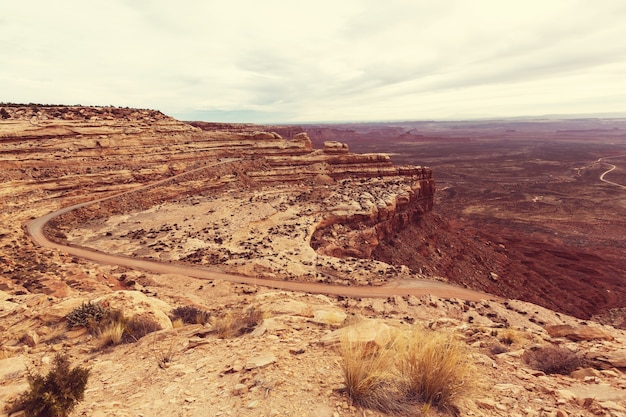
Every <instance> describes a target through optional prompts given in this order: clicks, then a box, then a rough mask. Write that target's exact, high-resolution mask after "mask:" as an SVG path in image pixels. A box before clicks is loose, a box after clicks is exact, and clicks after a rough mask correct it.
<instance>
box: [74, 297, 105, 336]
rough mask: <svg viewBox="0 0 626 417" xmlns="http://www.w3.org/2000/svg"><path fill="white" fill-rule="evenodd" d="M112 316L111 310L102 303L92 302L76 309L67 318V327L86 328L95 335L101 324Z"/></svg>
mask: <svg viewBox="0 0 626 417" xmlns="http://www.w3.org/2000/svg"><path fill="white" fill-rule="evenodd" d="M109 314H110V309H109V308H108V307H106V306H104V305H103V304H102V303H92V302H91V301H89V302H87V303H83V304H82V305H81V306H80V307H76V308H75V309H74V310H72V311H71V312H70V313H69V314H68V315H66V316H65V320H66V321H67V327H68V328H70V329H71V328H73V327H86V328H87V329H88V330H89V331H90V332H91V333H94V332H95V331H96V330H97V329H98V326H99V324H100V323H101V322H102V321H104V320H105V319H106V318H107V317H108V316H109Z"/></svg>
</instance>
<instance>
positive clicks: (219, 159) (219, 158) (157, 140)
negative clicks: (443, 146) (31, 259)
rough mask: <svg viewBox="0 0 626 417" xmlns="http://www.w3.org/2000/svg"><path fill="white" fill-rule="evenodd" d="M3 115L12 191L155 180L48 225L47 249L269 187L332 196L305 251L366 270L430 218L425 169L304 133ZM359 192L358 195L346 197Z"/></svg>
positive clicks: (38, 111) (154, 116)
mask: <svg viewBox="0 0 626 417" xmlns="http://www.w3.org/2000/svg"><path fill="white" fill-rule="evenodd" d="M7 114H8V115H9V118H8V119H7V120H6V121H7V122H8V124H5V125H3V126H4V131H2V132H0V135H2V136H1V139H2V141H3V142H4V143H6V144H11V147H12V148H9V149H11V153H10V156H11V158H7V160H4V161H2V162H1V163H2V164H3V168H5V169H6V171H5V173H4V175H5V176H7V177H11V178H12V179H14V180H17V181H18V183H20V181H21V183H22V184H26V183H27V182H29V180H31V179H40V178H41V175H44V176H46V177H50V178H51V180H50V181H49V190H50V191H54V192H57V193H63V194H64V195H72V194H79V193H81V192H84V191H88V190H89V189H90V188H91V189H92V191H100V192H109V191H110V192H113V191H114V190H115V189H116V188H117V189H118V190H122V189H123V188H124V187H123V184H126V183H128V184H129V187H131V186H132V183H142V182H144V183H145V182H149V181H153V180H157V179H162V180H164V182H163V183H160V184H159V185H158V186H157V187H148V188H145V189H142V190H140V191H137V192H135V193H132V194H124V195H122V196H120V197H117V198H115V199H112V200H109V201H106V202H102V203H97V204H94V205H89V206H87V207H84V208H82V209H80V210H76V211H72V212H70V213H68V214H66V215H64V216H62V217H59V218H57V219H55V220H54V221H53V222H52V223H51V225H50V227H49V228H48V234H49V235H50V236H51V237H55V238H56V239H61V240H62V239H63V237H64V236H65V234H66V233H68V231H69V230H71V229H72V228H73V227H76V226H77V225H80V224H82V223H85V222H89V221H93V220H95V219H98V218H100V219H102V218H106V217H108V216H111V215H113V214H122V213H125V212H128V211H132V210H147V209H148V208H150V207H152V206H154V205H156V204H160V203H163V202H166V201H176V200H180V199H181V198H184V196H187V195H202V194H204V195H209V194H215V193H224V192H227V191H228V190H231V191H232V190H237V189H239V190H248V191H246V193H248V194H249V195H250V196H252V195H253V194H254V190H262V189H276V187H286V188H284V189H283V191H282V192H284V193H298V192H300V191H301V190H302V189H303V187H304V188H306V189H308V190H317V191H319V192H321V194H324V193H329V192H330V193H331V194H332V193H333V192H335V191H333V190H336V189H338V188H339V189H340V190H341V191H340V194H341V197H337V196H335V197H336V198H335V200H337V201H336V202H335V203H331V204H327V205H324V206H323V207H322V206H320V208H319V213H318V215H317V216H316V220H315V221H316V222H317V223H318V224H317V226H316V228H315V230H313V231H312V232H310V234H309V236H310V238H309V243H310V245H311V246H312V247H313V248H314V249H315V250H317V252H318V253H319V254H321V255H328V256H334V257H340V258H344V257H354V258H369V257H370V255H371V253H372V251H373V250H374V249H375V248H376V246H377V245H378V243H379V242H380V241H381V240H384V239H387V238H388V237H389V236H391V235H392V234H393V233H395V232H397V231H399V230H402V229H403V228H405V227H406V226H407V225H409V224H411V223H416V222H418V221H419V219H420V218H421V216H422V215H423V213H425V212H427V211H430V210H431V209H432V204H433V197H434V191H435V186H434V180H433V178H432V172H431V170H430V169H429V168H423V167H418V166H402V167H398V166H394V165H393V164H392V162H391V160H390V158H389V156H388V155H385V154H353V153H350V151H349V149H348V146H347V145H345V144H343V143H340V142H336V141H327V142H326V143H324V146H323V148H322V149H313V147H312V144H311V140H310V139H309V137H308V135H307V134H306V133H303V132H299V133H295V134H294V135H293V136H292V137H291V139H284V138H283V137H282V136H281V135H279V134H278V133H274V132H263V131H260V130H258V126H248V127H245V128H244V126H239V127H238V128H229V127H228V126H227V125H221V124H220V125H210V126H208V127H207V126H206V125H201V126H203V127H204V128H205V129H207V128H209V129H211V130H204V131H202V130H200V129H197V128H194V127H191V126H189V125H186V124H183V123H180V122H178V121H176V120H174V119H171V118H169V117H167V116H164V115H162V114H161V113H160V112H154V111H149V110H130V109H128V110H127V109H116V108H82V107H33V106H31V107H8V112H7ZM7 152H8V151H7ZM70 155H71V156H72V159H71V161H72V163H71V164H69V163H67V164H66V163H65V159H66V158H68V157H69V156H70ZM11 159H13V160H11ZM50 160H55V164H54V165H53V166H51V164H50V163H49V161H50ZM68 162H69V161H68ZM18 166H19V169H18ZM165 167H167V168H165ZM42 171H44V173H42ZM167 178H171V179H170V180H167ZM363 181H366V182H367V185H366V186H364V187H361V188H359V187H355V182H356V183H361V182H363ZM348 182H349V183H350V184H348ZM361 185H363V184H361ZM356 190H359V191H356ZM81 194H82V193H81ZM333 198H334V197H328V195H327V197H326V199H327V200H328V201H334V200H333Z"/></svg>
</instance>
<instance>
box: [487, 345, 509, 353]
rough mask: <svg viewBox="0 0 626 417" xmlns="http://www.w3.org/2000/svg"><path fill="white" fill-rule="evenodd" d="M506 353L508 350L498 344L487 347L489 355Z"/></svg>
mask: <svg viewBox="0 0 626 417" xmlns="http://www.w3.org/2000/svg"><path fill="white" fill-rule="evenodd" d="M508 351H509V349H508V348H507V347H505V346H502V345H501V344H500V343H494V344H492V345H491V346H489V353H490V354H491V355H499V354H501V353H506V352H508Z"/></svg>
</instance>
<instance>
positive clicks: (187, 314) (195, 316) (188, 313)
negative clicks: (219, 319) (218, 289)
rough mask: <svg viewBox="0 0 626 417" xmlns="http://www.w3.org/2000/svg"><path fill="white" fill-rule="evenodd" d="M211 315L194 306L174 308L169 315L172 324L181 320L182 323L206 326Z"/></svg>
mask: <svg viewBox="0 0 626 417" xmlns="http://www.w3.org/2000/svg"><path fill="white" fill-rule="evenodd" d="M210 318H211V315H210V314H209V312H208V311H205V310H202V309H200V308H198V307H194V306H181V307H176V308H175V309H174V310H172V312H171V313H170V319H171V320H172V322H174V321H176V320H177V319H181V320H182V321H183V323H188V324H206V323H208V322H209V319H210Z"/></svg>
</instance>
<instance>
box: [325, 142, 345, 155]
mask: <svg viewBox="0 0 626 417" xmlns="http://www.w3.org/2000/svg"><path fill="white" fill-rule="evenodd" d="M324 152H326V153H348V145H346V144H345V143H341V142H337V141H333V140H329V141H326V142H324Z"/></svg>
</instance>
